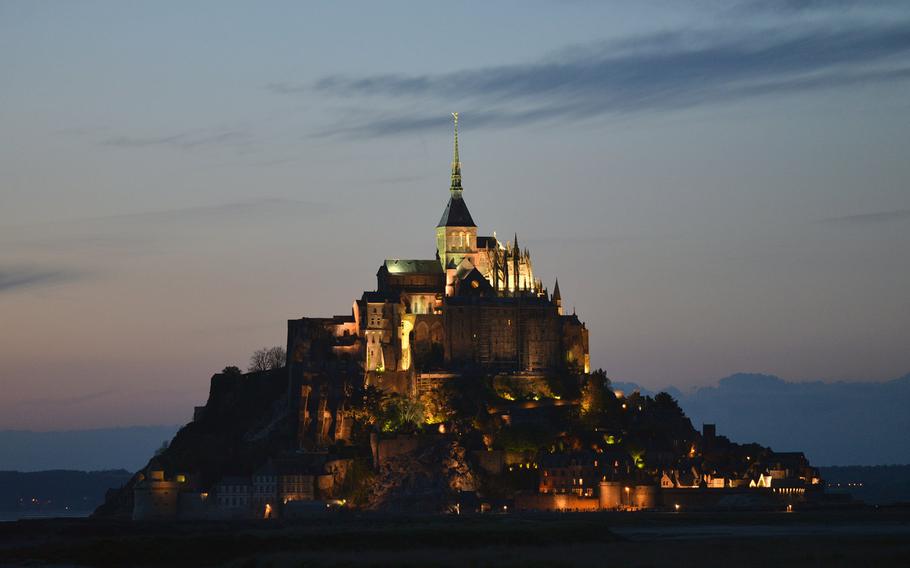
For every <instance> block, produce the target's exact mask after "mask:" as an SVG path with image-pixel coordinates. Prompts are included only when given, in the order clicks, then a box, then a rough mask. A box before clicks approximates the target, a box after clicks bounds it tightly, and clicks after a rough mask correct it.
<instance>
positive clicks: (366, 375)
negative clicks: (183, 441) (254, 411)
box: [287, 113, 589, 445]
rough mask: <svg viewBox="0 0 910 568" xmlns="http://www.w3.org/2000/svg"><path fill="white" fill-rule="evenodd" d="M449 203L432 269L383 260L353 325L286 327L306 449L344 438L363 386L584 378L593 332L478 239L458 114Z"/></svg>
mask: <svg viewBox="0 0 910 568" xmlns="http://www.w3.org/2000/svg"><path fill="white" fill-rule="evenodd" d="M453 117H454V119H455V140H454V157H453V160H452V173H451V184H450V187H449V200H448V203H447V204H446V207H445V210H444V211H443V213H442V217H441V218H440V220H439V223H438V224H437V225H436V235H435V237H436V239H435V240H436V253H435V258H430V259H398V258H390V259H386V260H385V261H384V262H383V263H382V265H381V266H380V267H379V270H378V272H377V273H376V279H377V282H376V290H374V291H366V292H364V293H363V295H362V296H361V297H360V299H358V300H355V301H354V302H353V308H352V313H351V315H344V316H334V317H330V318H302V319H296V320H290V321H289V322H288V344H287V352H288V371H289V373H290V385H291V387H290V388H291V389H292V393H291V395H292V396H291V398H292V400H294V401H296V402H297V406H298V412H299V413H300V424H301V427H300V432H299V438H300V439H299V442H300V444H301V445H304V444H305V442H306V440H309V442H310V443H315V444H316V445H321V444H325V443H328V442H330V441H331V440H333V439H336V438H338V437H342V438H343V437H344V436H345V432H346V430H347V429H348V428H347V427H346V425H345V417H344V414H345V413H344V408H345V399H346V397H347V396H348V395H349V393H350V390H351V386H352V385H353V384H355V383H356V382H358V381H363V382H365V384H368V385H374V386H377V387H380V388H383V389H386V390H390V391H394V392H398V393H400V394H406V395H410V396H416V395H418V394H420V393H421V392H422V391H425V390H427V389H431V388H435V387H436V386H438V385H439V384H440V383H441V382H443V381H445V380H447V379H448V378H451V377H454V376H457V375H459V374H461V373H466V372H470V373H478V372H480V373H485V374H495V375H499V374H504V375H509V376H510V377H513V378H515V379H517V380H521V379H527V380H534V379H535V378H540V377H545V376H547V375H550V374H563V373H588V372H589V355H588V331H587V329H586V327H585V325H584V323H582V322H581V321H580V320H579V319H578V317H577V316H576V315H575V314H571V315H567V314H565V313H564V310H563V305H562V298H561V296H560V290H559V283H558V281H556V283H555V285H554V287H553V292H552V294H551V293H549V291H548V290H547V289H546V288H545V287H544V286H543V284H542V283H541V280H540V279H538V278H536V277H535V275H534V270H533V265H532V263H531V255H530V253H529V252H528V250H527V249H522V248H521V247H520V246H519V244H518V236H517V235H515V237H514V239H513V240H511V241H508V242H502V241H500V240H499V239H498V238H497V236H496V234H495V233H494V234H493V235H491V236H478V234H477V225H476V224H475V222H474V219H473V217H472V216H471V213H470V211H469V210H468V206H467V204H466V202H465V199H464V195H463V192H464V189H463V187H462V176H461V162H460V161H459V156H458V115H457V113H454V114H453Z"/></svg>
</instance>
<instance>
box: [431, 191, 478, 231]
mask: <svg viewBox="0 0 910 568" xmlns="http://www.w3.org/2000/svg"><path fill="white" fill-rule="evenodd" d="M436 226H437V227H476V226H477V225H475V224H474V219H472V218H471V213H470V211H468V206H467V205H466V204H465V202H464V199H462V198H461V196H460V195H459V196H457V197H456V196H455V195H453V196H452V197H450V198H449V203H448V205H446V210H445V211H443V212H442V218H441V219H440V220H439V224H438V225H436Z"/></svg>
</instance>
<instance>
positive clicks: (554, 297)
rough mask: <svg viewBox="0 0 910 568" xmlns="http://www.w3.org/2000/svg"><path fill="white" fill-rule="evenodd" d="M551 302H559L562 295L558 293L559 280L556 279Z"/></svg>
mask: <svg viewBox="0 0 910 568" xmlns="http://www.w3.org/2000/svg"><path fill="white" fill-rule="evenodd" d="M553 301H554V302H561V301H562V295H561V294H560V293H559V278H557V279H556V285H555V286H553Z"/></svg>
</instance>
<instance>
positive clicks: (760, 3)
mask: <svg viewBox="0 0 910 568" xmlns="http://www.w3.org/2000/svg"><path fill="white" fill-rule="evenodd" d="M903 4H904V2H903V0H749V1H747V2H743V3H741V4H740V5H738V6H736V8H735V9H737V10H743V11H749V12H778V13H784V14H792V13H799V12H830V11H840V10H844V9H849V8H863V9H865V10H869V9H874V8H889V7H894V6H903Z"/></svg>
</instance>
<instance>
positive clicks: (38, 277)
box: [0, 266, 80, 293]
mask: <svg viewBox="0 0 910 568" xmlns="http://www.w3.org/2000/svg"><path fill="white" fill-rule="evenodd" d="M79 276H80V274H79V273H78V272H76V271H73V270H69V269H56V270H48V269H41V268H29V267H23V266H19V267H16V266H14V267H0V293H3V292H9V291H12V290H21V289H27V288H34V287H37V286H47V285H51V284H57V283H60V282H66V281H69V280H74V279H75V278H77V277H79Z"/></svg>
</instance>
